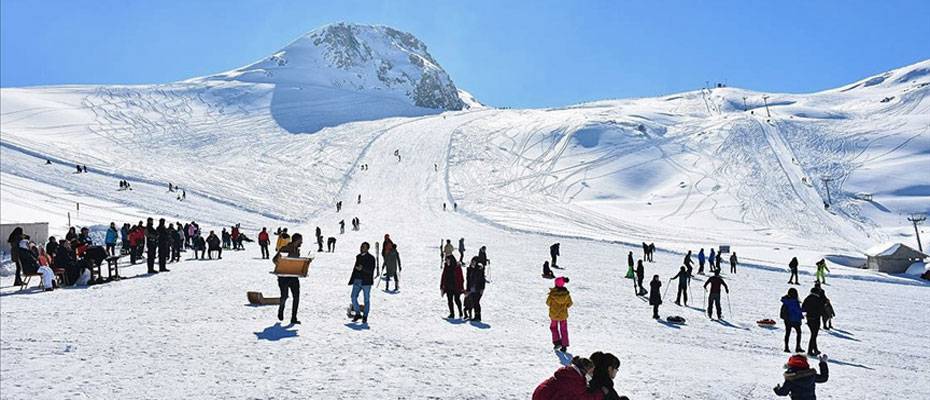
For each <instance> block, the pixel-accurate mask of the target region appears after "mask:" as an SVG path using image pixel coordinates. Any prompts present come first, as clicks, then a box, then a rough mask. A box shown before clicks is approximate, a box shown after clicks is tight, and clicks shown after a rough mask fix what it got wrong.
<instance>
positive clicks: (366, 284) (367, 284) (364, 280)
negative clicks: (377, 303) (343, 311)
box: [349, 242, 380, 324]
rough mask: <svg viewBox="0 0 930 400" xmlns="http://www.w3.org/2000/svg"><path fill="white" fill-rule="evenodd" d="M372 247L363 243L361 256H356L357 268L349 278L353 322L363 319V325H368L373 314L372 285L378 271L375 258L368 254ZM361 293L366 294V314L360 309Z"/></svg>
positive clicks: (353, 269) (360, 250)
mask: <svg viewBox="0 0 930 400" xmlns="http://www.w3.org/2000/svg"><path fill="white" fill-rule="evenodd" d="M370 247H371V245H369V244H368V242H363V243H362V245H361V247H360V248H359V254H358V255H357V256H355V267H353V268H352V276H351V277H349V285H350V286H352V309H353V311H355V315H354V316H353V317H352V322H358V320H360V319H361V320H362V323H363V324H367V323H368V313H369V312H371V285H373V284H374V283H375V276H374V275H375V272H376V271H378V267H377V266H376V263H375V257H374V256H372V255H371V254H370V253H368V249H369V248H370ZM378 272H380V271H378ZM379 276H380V273H379ZM359 293H364V294H365V311H364V313H362V311H361V310H360V309H359V305H358V295H359Z"/></svg>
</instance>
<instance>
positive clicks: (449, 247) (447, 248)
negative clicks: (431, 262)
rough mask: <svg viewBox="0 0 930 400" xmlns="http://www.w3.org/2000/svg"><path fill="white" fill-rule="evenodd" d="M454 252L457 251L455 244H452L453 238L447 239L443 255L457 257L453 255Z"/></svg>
mask: <svg viewBox="0 0 930 400" xmlns="http://www.w3.org/2000/svg"><path fill="white" fill-rule="evenodd" d="M453 253H455V246H452V241H451V240H449V239H446V245H445V246H443V248H442V254H443V256H445V257H452V258H455V256H453V255H452V254H453Z"/></svg>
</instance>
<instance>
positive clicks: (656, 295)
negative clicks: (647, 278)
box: [649, 275, 662, 319]
mask: <svg viewBox="0 0 930 400" xmlns="http://www.w3.org/2000/svg"><path fill="white" fill-rule="evenodd" d="M661 290H662V281H660V280H659V276H658V275H653V276H652V281H651V282H649V305H651V306H652V318H653V319H659V305H660V304H662V292H661Z"/></svg>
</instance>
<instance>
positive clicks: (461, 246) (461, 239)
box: [459, 238, 465, 263]
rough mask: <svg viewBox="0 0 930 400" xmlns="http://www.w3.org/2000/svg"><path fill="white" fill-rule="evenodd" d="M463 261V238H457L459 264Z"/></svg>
mask: <svg viewBox="0 0 930 400" xmlns="http://www.w3.org/2000/svg"><path fill="white" fill-rule="evenodd" d="M464 259H465V238H459V262H460V263H461V262H464V261H463V260H464Z"/></svg>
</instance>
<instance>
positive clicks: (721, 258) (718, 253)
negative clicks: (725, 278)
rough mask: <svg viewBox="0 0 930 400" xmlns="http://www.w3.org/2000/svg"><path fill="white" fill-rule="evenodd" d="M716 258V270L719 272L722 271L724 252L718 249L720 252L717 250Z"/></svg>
mask: <svg viewBox="0 0 930 400" xmlns="http://www.w3.org/2000/svg"><path fill="white" fill-rule="evenodd" d="M712 250H713V249H712ZM714 260H716V262H717V266H716V270H717V272H720V271H721V269H720V262H721V261H723V253H721V252H720V251H718V252H717V258H715V259H714Z"/></svg>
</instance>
